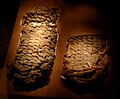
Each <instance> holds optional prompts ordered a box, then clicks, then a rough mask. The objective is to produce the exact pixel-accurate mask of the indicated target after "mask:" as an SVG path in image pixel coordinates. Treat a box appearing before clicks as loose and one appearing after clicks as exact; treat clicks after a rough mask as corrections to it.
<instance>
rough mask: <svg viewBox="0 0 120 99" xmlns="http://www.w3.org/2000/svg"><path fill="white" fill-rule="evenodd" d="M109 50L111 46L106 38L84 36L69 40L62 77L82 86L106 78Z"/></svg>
mask: <svg viewBox="0 0 120 99" xmlns="http://www.w3.org/2000/svg"><path fill="white" fill-rule="evenodd" d="M109 49H110V44H108V40H107V39H106V38H105V37H104V36H99V35H91V36H89V35H83V36H75V37H71V38H69V39H68V43H67V46H66V51H65V54H64V60H63V61H64V64H63V74H62V76H61V77H62V78H63V79H69V80H71V79H72V80H73V81H75V82H77V83H82V84H86V83H91V82H92V81H95V80H96V79H98V78H100V77H105V76H106V73H107V70H108V66H109V65H110V56H109V54H108V52H109Z"/></svg>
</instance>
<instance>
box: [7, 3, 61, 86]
mask: <svg viewBox="0 0 120 99" xmlns="http://www.w3.org/2000/svg"><path fill="white" fill-rule="evenodd" d="M59 16H60V12H59V10H58V9H56V8H50V9H49V8H47V7H46V6H44V5H40V6H37V7H35V8H34V9H32V10H31V11H28V12H27V13H26V15H24V16H23V18H22V20H21V23H20V24H21V26H22V29H21V34H20V40H19V44H18V47H17V51H16V56H15V59H14V62H13V63H12V64H11V66H10V68H9V74H11V77H12V78H13V79H14V80H18V81H20V82H22V83H25V84H31V83H36V82H37V81H40V80H41V79H42V78H44V77H46V76H47V75H48V74H49V72H50V71H51V70H52V67H53V63H54V60H55V56H56V55H55V50H56V42H57V39H58V33H57V22H58V18H59Z"/></svg>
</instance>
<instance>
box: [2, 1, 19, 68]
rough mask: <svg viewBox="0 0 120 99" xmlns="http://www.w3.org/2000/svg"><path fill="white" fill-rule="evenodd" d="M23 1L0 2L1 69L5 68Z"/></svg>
mask: <svg viewBox="0 0 120 99" xmlns="http://www.w3.org/2000/svg"><path fill="white" fill-rule="evenodd" d="M20 1H21V0H12V1H8V0H1V1H0V13H1V15H0V68H2V67H3V66H4V63H5V59H6V54H7V50H8V46H9V42H10V38H11V35H12V30H13V26H14V23H15V19H16V15H17V11H18V8H19V4H20Z"/></svg>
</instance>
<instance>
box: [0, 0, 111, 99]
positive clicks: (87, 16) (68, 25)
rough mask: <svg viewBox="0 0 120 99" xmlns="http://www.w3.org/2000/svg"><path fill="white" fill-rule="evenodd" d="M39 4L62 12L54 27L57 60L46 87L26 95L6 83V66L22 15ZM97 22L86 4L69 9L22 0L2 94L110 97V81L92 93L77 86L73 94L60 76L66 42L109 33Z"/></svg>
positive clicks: (52, 0)
mask: <svg viewBox="0 0 120 99" xmlns="http://www.w3.org/2000/svg"><path fill="white" fill-rule="evenodd" d="M39 3H40V4H41V3H42V4H45V5H47V6H48V7H57V8H59V9H60V10H61V11H62V12H63V13H64V14H63V15H62V16H61V18H60V21H59V22H58V27H57V28H58V32H59V40H58V43H57V51H56V59H55V63H54V66H53V67H54V68H53V71H52V73H51V76H50V82H49V83H48V84H47V85H46V86H44V87H41V88H38V89H36V90H33V91H29V92H26V91H23V92H20V91H15V90H14V88H13V85H12V83H11V81H9V80H8V79H7V77H6V71H7V68H6V67H7V65H10V64H11V62H12V61H13V60H14V56H15V51H16V48H17V45H18V42H19V37H20V20H21V19H22V17H23V15H25V13H26V11H28V10H30V9H31V8H33V7H34V6H36V5H38V4H39ZM90 12H91V13H90ZM100 22H102V19H101V14H99V12H98V11H97V10H96V9H95V8H94V7H92V6H91V5H88V4H87V5H86V4H83V5H76V6H75V5H73V6H69V5H67V4H65V3H64V2H63V1H62V0H23V1H22V2H21V6H20V8H19V11H18V15H17V19H16V23H15V26H14V30H13V34H12V38H11V42H10V45H9V50H8V53H7V58H6V63H5V66H4V68H3V70H2V75H1V78H0V82H2V84H0V92H1V94H3V95H7V94H10V95H13V96H14V95H18V96H19V95H22V96H31V97H50V98H51V97H55V98H74V99H75V98H77V99H78V98H80V99H81V98H82V99H88V98H91V99H96V98H100V99H101V98H103V97H109V94H110V93H111V91H108V90H109V87H110V83H109V79H108V80H107V81H106V83H105V84H104V85H103V86H102V88H103V89H102V90H99V89H97V90H95V91H93V90H90V91H89V92H87V91H84V92H83V90H80V89H77V87H76V90H77V93H76V92H75V91H74V90H72V89H69V88H67V87H65V86H64V84H63V82H62V81H61V77H60V75H61V73H62V64H63V55H64V51H65V47H66V42H67V39H68V38H69V37H70V36H75V35H99V34H101V33H102V34H105V35H107V34H108V33H107V32H104V31H103V30H102V28H101V26H99V25H98V24H99V23H100ZM109 76H110V75H109ZM58 91H59V92H58ZM109 92H110V93H109Z"/></svg>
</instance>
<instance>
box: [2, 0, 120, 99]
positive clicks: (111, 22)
mask: <svg viewBox="0 0 120 99" xmlns="http://www.w3.org/2000/svg"><path fill="white" fill-rule="evenodd" d="M64 1H65V3H66V4H67V5H70V6H71V5H76V4H79V3H81V2H82V3H88V4H92V5H94V6H96V7H97V8H98V9H99V10H100V11H101V12H102V13H103V15H104V21H105V24H104V25H105V27H106V29H107V30H109V32H110V33H111V40H112V61H113V68H112V69H113V70H112V80H111V83H112V86H111V88H110V90H109V91H110V92H109V93H110V96H109V98H110V99H119V98H117V96H119V94H118V86H119V83H118V78H119V74H118V73H119V56H118V53H119V49H118V47H119V43H118V42H119V36H118V35H119V33H116V29H115V28H116V23H115V22H116V20H117V17H116V13H115V12H117V9H116V5H117V2H115V1H113V0H110V1H109V0H103V1H102V0H64ZM20 2H21V0H0V69H1V68H2V67H3V66H4V62H5V58H6V54H7V50H8V47H9V43H10V39H11V36H12V31H13V27H14V24H15V20H16V16H17V13H18V9H19V6H20ZM117 32H118V31H117ZM15 97H16V96H10V98H12V99H13V98H15ZM18 97H19V99H22V98H23V97H22V96H18ZM24 98H27V97H24ZM29 98H30V99H33V97H29ZM17 99H18V98H17ZM35 99H36V98H35Z"/></svg>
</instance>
